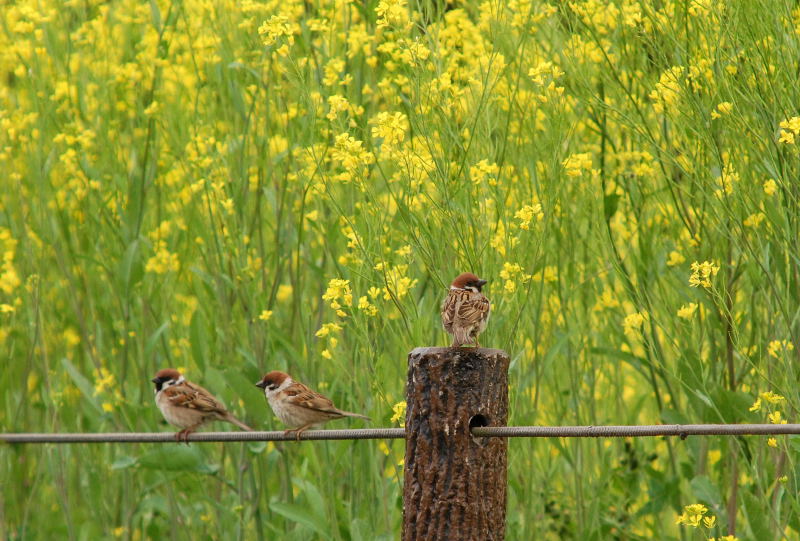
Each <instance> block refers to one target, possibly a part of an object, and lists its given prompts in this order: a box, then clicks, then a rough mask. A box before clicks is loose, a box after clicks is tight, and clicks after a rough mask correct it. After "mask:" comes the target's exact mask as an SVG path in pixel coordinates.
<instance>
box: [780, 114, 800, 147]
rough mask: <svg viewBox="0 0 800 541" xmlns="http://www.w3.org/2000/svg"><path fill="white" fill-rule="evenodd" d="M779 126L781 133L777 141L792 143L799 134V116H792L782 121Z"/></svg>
mask: <svg viewBox="0 0 800 541" xmlns="http://www.w3.org/2000/svg"><path fill="white" fill-rule="evenodd" d="M780 127H781V133H780V137H779V138H778V142H779V143H785V144H787V145H793V144H794V143H795V138H796V137H797V136H798V135H800V116H793V117H792V118H790V119H788V120H784V121H782V122H781V123H780Z"/></svg>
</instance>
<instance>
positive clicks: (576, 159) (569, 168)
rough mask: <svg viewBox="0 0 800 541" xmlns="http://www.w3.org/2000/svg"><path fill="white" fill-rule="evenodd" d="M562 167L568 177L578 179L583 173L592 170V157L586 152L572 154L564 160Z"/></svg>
mask: <svg viewBox="0 0 800 541" xmlns="http://www.w3.org/2000/svg"><path fill="white" fill-rule="evenodd" d="M562 165H563V166H564V172H565V173H566V174H567V176H568V177H579V176H581V175H582V174H583V171H589V170H591V169H592V157H591V155H590V154H589V153H587V152H583V153H579V154H573V155H572V156H570V157H569V158H567V159H566V160H564V161H563V162H562Z"/></svg>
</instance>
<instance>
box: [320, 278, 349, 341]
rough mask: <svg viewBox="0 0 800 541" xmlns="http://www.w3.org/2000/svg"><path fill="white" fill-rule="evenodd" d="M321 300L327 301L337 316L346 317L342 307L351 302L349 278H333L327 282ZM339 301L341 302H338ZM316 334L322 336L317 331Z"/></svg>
mask: <svg viewBox="0 0 800 541" xmlns="http://www.w3.org/2000/svg"><path fill="white" fill-rule="evenodd" d="M322 300H325V301H328V303H329V305H330V307H331V308H332V309H333V310H335V311H336V315H337V316H339V317H347V313H346V312H345V311H344V310H342V308H344V307H347V306H351V305H352V304H353V293H352V291H350V280H343V279H341V278H333V279H331V280H330V281H329V282H328V289H326V290H325V293H324V294H323V295H322ZM340 301H341V302H340ZM317 336H324V335H320V334H319V333H317Z"/></svg>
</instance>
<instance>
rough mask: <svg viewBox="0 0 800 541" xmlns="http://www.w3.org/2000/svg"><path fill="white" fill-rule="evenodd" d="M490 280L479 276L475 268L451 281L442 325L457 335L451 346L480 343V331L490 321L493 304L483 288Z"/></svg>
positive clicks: (443, 304) (443, 306)
mask: <svg viewBox="0 0 800 541" xmlns="http://www.w3.org/2000/svg"><path fill="white" fill-rule="evenodd" d="M484 285H486V280H483V279H481V278H478V277H477V276H475V275H474V274H472V273H471V272H465V273H463V274H459V275H458V276H457V277H456V279H455V280H453V283H452V284H450V291H448V292H447V296H446V297H445V298H444V302H443V303H442V326H443V327H444V330H445V331H447V332H448V334H451V335H452V336H453V345H452V346H451V347H461V346H463V345H464V344H475V346H476V347H480V344H478V335H479V334H480V333H482V332H483V330H484V329H485V328H486V324H487V323H488V322H489V311H490V310H491V305H490V304H489V299H487V298H486V297H484V296H483V293H481V288H482V287H483V286H484Z"/></svg>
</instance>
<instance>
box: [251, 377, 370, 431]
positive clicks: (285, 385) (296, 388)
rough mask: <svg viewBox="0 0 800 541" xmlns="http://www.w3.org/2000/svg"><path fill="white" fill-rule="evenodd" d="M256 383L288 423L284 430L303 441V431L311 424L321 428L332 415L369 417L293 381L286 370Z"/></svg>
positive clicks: (335, 417)
mask: <svg viewBox="0 0 800 541" xmlns="http://www.w3.org/2000/svg"><path fill="white" fill-rule="evenodd" d="M256 387H260V388H262V389H264V395H265V396H266V397H267V402H269V405H270V407H271V408H272V411H273V412H274V413H275V415H276V416H277V417H278V419H280V420H281V422H282V423H283V424H285V425H287V426H288V427H289V429H288V430H285V431H284V432H283V433H284V434H290V433H292V432H294V434H295V438H296V439H297V441H300V434H302V433H303V432H305V431H306V430H308V429H309V428H311V427H314V428H319V427H321V426H322V425H323V424H324V423H326V422H328V421H331V420H333V419H341V418H342V417H355V418H358V419H366V420H367V421H369V417H366V416H364V415H361V414H358V413H351V412H349V411H342V410H340V409H338V408H336V407H335V406H334V405H333V402H331V400H330V399H329V398H327V397H325V396H322V395H321V394H319V393H317V392H314V391H312V390H311V389H309V388H308V387H306V386H305V385H303V384H302V383H300V382H299V381H294V380H293V379H292V378H291V376H289V374H286V373H285V372H278V371H273V372H270V373H268V374H267V375H265V376H264V377H263V378H261V381H259V382H257V383H256Z"/></svg>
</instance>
